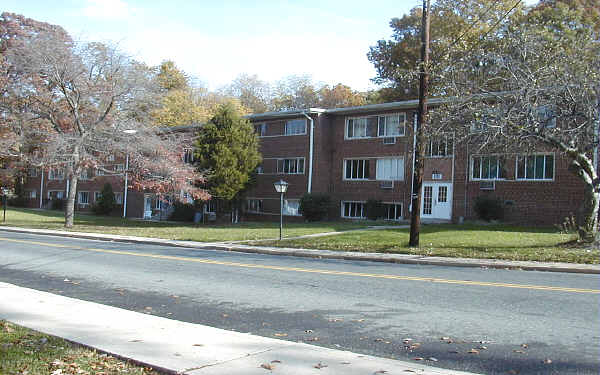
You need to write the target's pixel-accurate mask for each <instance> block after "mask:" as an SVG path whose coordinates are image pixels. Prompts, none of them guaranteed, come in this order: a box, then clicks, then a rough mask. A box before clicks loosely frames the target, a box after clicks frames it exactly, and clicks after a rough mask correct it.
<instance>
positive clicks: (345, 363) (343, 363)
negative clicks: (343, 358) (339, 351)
mask: <svg viewBox="0 0 600 375" xmlns="http://www.w3.org/2000/svg"><path fill="white" fill-rule="evenodd" d="M349 364H350V362H340V365H349Z"/></svg>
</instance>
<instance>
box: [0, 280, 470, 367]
mask: <svg viewBox="0 0 600 375" xmlns="http://www.w3.org/2000/svg"><path fill="white" fill-rule="evenodd" d="M0 301H1V303H0V319H5V320H8V321H10V322H13V323H15V324H18V325H21V326H24V327H28V328H31V329H34V330H36V331H40V332H44V333H47V334H51V335H54V336H58V337H62V338H65V339H67V340H70V341H73V342H76V343H79V344H82V345H85V346H88V347H91V348H95V349H98V350H100V351H103V352H106V353H110V354H113V355H116V356H119V357H121V358H124V359H131V360H134V361H137V362H139V363H142V364H145V365H148V366H151V367H153V368H156V369H158V370H163V371H166V372H171V373H181V374H190V375H194V374H228V375H236V374H239V375H242V374H243V375H252V374H260V375H265V374H268V373H273V374H323V373H328V374H344V375H353V374H357V375H358V374H360V375H367V374H383V373H385V374H389V375H393V374H406V373H417V374H422V375H426V374H429V375H440V374H447V375H459V374H464V375H467V374H468V373H466V372H461V371H452V370H445V369H438V368H434V367H430V366H427V365H425V364H422V363H421V362H403V361H396V360H392V359H385V358H378V357H373V356H367V355H360V354H356V353H352V352H347V351H341V350H333V349H327V348H321V347H317V346H312V345H307V344H303V343H296V342H290V341H284V340H277V339H272V338H266V337H260V336H254V335H251V334H245V333H239V332H232V331H226V330H222V329H217V328H212V327H207V326H202V325H198V324H191V323H185V322H179V321H176V320H170V319H166V318H160V317H156V316H152V315H147V314H142V313H137V312H132V311H129V310H123V309H119V308H115V307H110V306H105V305H101V304H97V303H93V302H87V301H81V300H77V299H73V298H68V297H63V296H59V295H54V294H50V293H46V292H40V291H37V290H34V289H28V288H22V287H19V286H15V285H12V284H7V283H1V282H0ZM430 363H431V362H430ZM263 364H265V365H271V366H273V370H268V369H265V368H263V367H261V365H263ZM315 366H316V367H315ZM318 367H321V368H320V369H319V368H318Z"/></svg>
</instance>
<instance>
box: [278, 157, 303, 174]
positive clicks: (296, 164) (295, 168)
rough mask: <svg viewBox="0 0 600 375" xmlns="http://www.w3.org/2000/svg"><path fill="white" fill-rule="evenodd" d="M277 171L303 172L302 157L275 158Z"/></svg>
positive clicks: (288, 172)
mask: <svg viewBox="0 0 600 375" xmlns="http://www.w3.org/2000/svg"><path fill="white" fill-rule="evenodd" d="M277 173H279V174H304V158H290V159H277Z"/></svg>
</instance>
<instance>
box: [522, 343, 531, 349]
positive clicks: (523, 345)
mask: <svg viewBox="0 0 600 375" xmlns="http://www.w3.org/2000/svg"><path fill="white" fill-rule="evenodd" d="M528 347H529V345H527V344H521V348H524V349H527V348H528Z"/></svg>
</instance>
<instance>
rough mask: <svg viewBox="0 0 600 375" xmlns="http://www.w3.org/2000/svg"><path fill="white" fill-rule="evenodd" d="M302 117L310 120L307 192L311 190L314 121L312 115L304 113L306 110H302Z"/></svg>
mask: <svg viewBox="0 0 600 375" xmlns="http://www.w3.org/2000/svg"><path fill="white" fill-rule="evenodd" d="M302 114H303V115H304V117H306V118H307V119H308V121H310V133H309V148H308V187H307V189H306V190H307V193H310V192H311V191H312V171H313V149H314V141H315V136H314V133H315V121H314V120H313V118H312V117H310V116H309V115H307V114H306V112H302Z"/></svg>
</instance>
